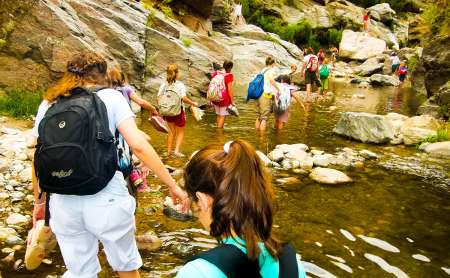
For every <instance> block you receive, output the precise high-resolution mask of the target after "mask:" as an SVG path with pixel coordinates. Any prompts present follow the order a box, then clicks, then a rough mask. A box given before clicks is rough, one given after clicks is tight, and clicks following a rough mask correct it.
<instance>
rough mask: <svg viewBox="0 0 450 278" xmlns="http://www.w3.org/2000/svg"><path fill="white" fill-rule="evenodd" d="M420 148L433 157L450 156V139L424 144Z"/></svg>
mask: <svg viewBox="0 0 450 278" xmlns="http://www.w3.org/2000/svg"><path fill="white" fill-rule="evenodd" d="M420 149H421V150H423V151H425V152H426V153H428V154H430V156H433V157H441V158H450V141H446V142H438V143H432V144H424V145H423V146H420Z"/></svg>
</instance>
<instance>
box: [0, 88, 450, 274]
mask: <svg viewBox="0 0 450 278" xmlns="http://www.w3.org/2000/svg"><path fill="white" fill-rule="evenodd" d="M237 89H238V91H242V92H243V90H240V89H241V88H237ZM331 89H332V91H333V92H334V93H335V98H334V100H333V101H332V102H329V103H323V104H319V105H315V104H305V106H306V110H305V111H304V110H302V109H301V108H300V106H298V105H296V106H295V107H294V108H293V109H291V111H292V113H291V117H290V121H289V123H288V124H287V126H286V128H285V129H284V130H283V131H281V132H275V131H274V130H273V129H269V130H268V131H267V132H266V134H264V135H261V134H259V133H257V132H255V130H254V120H255V115H256V114H255V109H254V104H253V103H249V104H240V105H239V109H240V113H241V116H240V117H239V118H228V119H227V121H226V127H225V130H224V131H223V132H220V131H217V130H216V129H215V127H214V123H215V116H214V115H213V112H212V111H210V112H208V113H207V114H206V115H205V117H204V119H203V120H202V121H201V122H195V120H194V119H193V118H192V116H191V115H190V114H188V120H187V128H186V134H185V140H184V144H183V147H182V150H183V152H184V153H185V154H190V153H192V152H193V151H195V150H198V149H199V148H201V147H203V146H206V145H207V144H210V143H219V144H223V143H224V142H226V141H228V140H233V139H236V138H241V139H245V140H248V141H250V142H251V143H252V144H253V145H254V146H256V147H257V148H258V149H259V150H262V151H263V152H268V151H270V150H272V149H273V148H274V147H275V145H277V144H280V143H287V144H293V143H305V144H307V145H308V146H310V147H314V148H317V149H321V150H324V151H326V152H329V153H334V152H336V149H339V148H343V147H350V148H353V149H356V150H360V149H369V150H371V151H373V152H375V153H377V154H379V155H381V158H380V159H379V160H378V161H374V162H369V163H366V165H365V168H362V169H347V170H346V173H347V174H348V175H350V176H351V177H352V178H353V180H354V182H353V183H352V184H349V185H342V186H324V185H320V184H317V183H315V182H312V181H311V180H310V179H309V178H308V177H306V176H297V177H298V178H299V180H300V182H298V183H297V184H289V185H287V184H286V185H281V184H277V183H276V182H274V187H275V190H276V193H277V200H278V210H277V214H276V221H275V222H276V223H275V224H276V225H275V228H274V230H275V231H276V233H277V234H278V235H279V237H280V238H281V239H283V240H286V241H291V242H292V243H293V244H294V245H295V247H296V249H297V251H298V253H299V254H300V255H301V257H302V261H304V266H305V268H306V270H307V272H308V275H309V276H311V277H335V276H336V277H350V276H355V277H449V276H450V217H449V215H450V178H449V170H450V166H449V163H446V162H443V161H436V160H432V159H428V158H426V156H424V155H423V154H420V153H417V152H416V150H415V148H414V147H404V146H383V145H382V146H373V145H365V144H362V143H357V142H354V141H350V140H347V139H344V138H341V137H338V136H335V135H334V134H333V128H334V126H335V124H336V122H337V120H338V117H339V112H342V111H364V112H371V113H379V114H385V113H387V112H392V111H394V112H399V113H403V114H407V115H412V114H414V113H415V110H416V108H417V103H418V102H417V100H416V98H415V97H414V96H413V93H412V92H411V91H410V90H408V89H398V88H393V87H387V88H381V89H372V88H370V89H360V88H357V87H356V86H351V85H346V84H343V83H342V84H339V83H335V84H332V87H331ZM355 93H357V95H358V97H355V95H354V94H355ZM243 95H244V94H243V93H242V94H241V96H239V97H238V103H244V97H243ZM272 121H273V120H272ZM140 122H141V123H140V125H141V128H142V129H143V130H145V131H146V132H148V133H149V134H150V135H151V137H152V140H153V145H154V146H155V148H156V149H157V150H158V152H159V153H164V152H165V135H163V134H161V133H157V132H156V131H154V129H152V127H151V126H150V125H149V123H148V122H147V121H144V120H142V119H141V120H140ZM271 123H272V122H271ZM165 162H166V163H167V164H169V165H171V166H174V167H181V166H182V165H183V164H184V163H185V162H186V160H173V159H172V160H166V161H165ZM273 173H274V180H276V178H278V177H285V176H296V174H293V173H290V172H273ZM157 195H158V194H153V195H152V194H149V195H146V194H144V195H143V196H142V197H140V204H139V206H140V208H139V209H138V214H137V223H138V231H139V232H140V233H142V232H145V231H146V230H148V229H154V230H155V231H156V232H157V233H158V234H159V236H160V237H161V239H162V241H163V247H162V249H161V250H159V251H157V252H142V253H141V254H142V257H143V260H144V268H143V270H142V275H143V277H158V276H163V277H170V276H172V275H173V274H174V273H175V272H176V268H177V267H179V266H180V265H182V264H183V262H184V261H185V260H186V259H187V258H188V257H189V256H190V255H192V254H194V253H196V252H198V251H201V250H204V249H205V248H210V247H212V246H214V240H212V239H211V238H210V237H209V236H208V235H207V234H206V233H205V232H204V231H203V230H201V229H200V228H201V226H200V224H199V223H197V222H195V221H191V222H177V221H174V220H171V219H168V218H166V217H164V216H163V215H162V212H161V207H160V205H159V204H155V203H154V201H153V200H154V198H158V197H161V196H157ZM54 256H55V257H54V258H53V260H54V263H53V264H52V265H50V266H42V267H41V268H40V270H39V271H38V273H39V274H29V273H26V272H21V273H20V274H19V273H16V274H12V273H11V275H10V276H8V274H6V275H5V273H3V274H4V277H46V274H49V273H52V274H60V273H62V272H63V271H64V269H63V268H62V267H60V266H59V267H55V265H61V264H62V262H61V259H60V257H59V255H56V254H55V255H54ZM102 261H103V262H102V264H103V269H104V271H103V272H102V273H101V275H100V277H115V276H114V274H112V272H111V270H109V268H108V267H107V266H106V263H105V261H104V259H103V260H102Z"/></svg>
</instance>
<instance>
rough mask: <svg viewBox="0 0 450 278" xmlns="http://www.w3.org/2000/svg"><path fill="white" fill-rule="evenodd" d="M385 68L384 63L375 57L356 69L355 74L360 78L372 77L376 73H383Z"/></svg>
mask: <svg viewBox="0 0 450 278" xmlns="http://www.w3.org/2000/svg"><path fill="white" fill-rule="evenodd" d="M383 66H384V64H383V63H380V62H378V59H377V58H375V57H373V58H369V59H367V60H366V61H365V62H364V63H362V64H361V65H359V66H358V67H356V69H355V73H356V74H358V75H360V76H370V75H372V74H374V73H377V72H381V71H382V69H383ZM358 83H361V82H358Z"/></svg>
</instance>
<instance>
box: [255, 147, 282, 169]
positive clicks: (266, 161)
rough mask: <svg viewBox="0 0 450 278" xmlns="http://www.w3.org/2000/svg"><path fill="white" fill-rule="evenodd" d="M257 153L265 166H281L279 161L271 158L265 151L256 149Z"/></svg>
mask: <svg viewBox="0 0 450 278" xmlns="http://www.w3.org/2000/svg"><path fill="white" fill-rule="evenodd" d="M256 154H257V155H258V156H259V159H261V161H262V162H263V164H264V165H265V166H272V167H280V165H279V164H278V163H276V162H273V161H272V160H270V158H268V157H267V156H266V155H265V154H264V153H263V152H261V151H256Z"/></svg>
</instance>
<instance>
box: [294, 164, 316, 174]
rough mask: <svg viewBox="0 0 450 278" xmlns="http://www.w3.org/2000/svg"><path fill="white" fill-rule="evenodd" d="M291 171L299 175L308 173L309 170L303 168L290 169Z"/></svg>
mask: <svg viewBox="0 0 450 278" xmlns="http://www.w3.org/2000/svg"><path fill="white" fill-rule="evenodd" d="M311 170H312V166H311ZM292 172H293V173H296V174H299V175H308V174H309V171H307V170H305V169H300V168H298V169H293V170H292Z"/></svg>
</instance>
